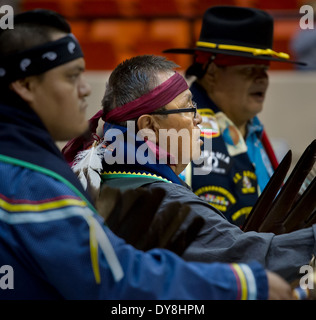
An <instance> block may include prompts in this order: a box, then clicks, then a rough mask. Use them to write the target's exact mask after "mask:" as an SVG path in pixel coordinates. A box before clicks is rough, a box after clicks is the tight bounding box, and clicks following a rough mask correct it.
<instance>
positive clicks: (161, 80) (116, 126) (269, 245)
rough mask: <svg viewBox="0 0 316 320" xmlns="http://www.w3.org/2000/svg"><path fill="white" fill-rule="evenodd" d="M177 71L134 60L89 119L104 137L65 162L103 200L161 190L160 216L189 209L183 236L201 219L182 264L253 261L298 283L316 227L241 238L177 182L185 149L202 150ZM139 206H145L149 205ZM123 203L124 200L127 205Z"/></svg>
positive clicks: (115, 75) (77, 142) (153, 59)
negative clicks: (173, 207) (115, 193)
mask: <svg viewBox="0 0 316 320" xmlns="http://www.w3.org/2000/svg"><path fill="white" fill-rule="evenodd" d="M175 67H176V65H175V64H174V63H172V62H171V61H168V60H166V59H165V58H164V57H160V56H150V55H145V56H137V57H133V58H131V59H128V60H126V61H124V62H122V63H121V64H119V65H118V66H117V67H116V68H115V69H114V70H113V72H112V73H111V75H110V77H109V80H108V83H107V85H106V90H105V93H104V97H103V99H102V106H103V110H101V111H100V112H98V113H97V114H96V116H94V117H93V118H92V119H91V127H92V128H94V129H96V128H97V123H95V122H98V119H100V118H101V117H102V118H103V120H105V124H104V125H103V132H101V133H99V136H100V138H98V137H97V136H96V135H92V137H93V138H94V139H96V140H97V141H96V142H93V139H92V140H91V141H90V145H91V144H92V143H93V144H92V148H90V149H89V148H87V147H86V148H87V149H86V150H83V151H82V152H79V153H78V151H80V150H81V149H82V147H84V146H85V145H86V146H87V144H89V143H87V144H86V142H84V141H82V140H81V137H80V138H77V139H74V140H72V141H70V142H69V143H68V144H67V145H66V147H65V148H64V155H65V156H66V158H67V159H68V161H69V162H73V160H74V157H75V161H74V163H73V169H74V171H75V172H77V173H79V177H81V181H83V184H84V185H86V186H88V185H89V184H87V181H88V180H89V177H91V178H92V177H95V178H93V179H92V180H93V181H94V185H95V186H96V187H97V188H99V189H100V188H101V194H103V190H106V187H109V186H110V187H112V188H119V189H120V190H121V191H122V192H124V191H125V190H134V191H137V190H139V189H141V188H143V189H146V190H149V191H155V190H157V189H163V190H164V191H165V194H166V196H165V197H164V199H163V201H162V203H161V206H160V207H159V209H158V214H160V213H162V212H163V210H164V208H166V207H167V206H168V205H170V204H171V203H173V202H174V201H177V202H179V203H182V204H186V205H189V206H190V214H189V215H188V216H187V218H186V219H185V221H184V223H183V224H182V225H181V226H180V228H179V231H181V230H187V229H188V226H189V225H190V223H191V222H192V221H193V220H194V219H195V218H196V217H203V219H204V220H205V224H204V225H203V227H202V228H201V229H200V230H199V232H198V234H197V236H196V237H194V239H193V241H192V242H191V243H190V244H189V245H188V246H187V248H186V249H185V251H184V252H182V253H181V256H182V257H183V258H184V259H185V260H188V261H203V262H211V261H218V260H220V261H222V262H229V261H235V260H238V261H251V260H253V259H254V260H259V261H260V262H261V263H262V264H264V265H265V266H266V267H267V268H268V269H270V270H272V271H275V272H277V273H278V274H280V275H281V276H283V277H284V278H285V279H286V280H288V281H291V280H294V279H295V278H297V277H298V272H299V269H300V267H301V266H302V265H304V264H308V263H309V261H310V259H311V258H312V255H313V254H314V253H315V232H316V229H315V227H316V226H315V225H313V226H311V227H309V228H304V229H302V230H298V231H296V232H290V233H287V234H282V235H275V234H273V233H259V232H243V231H242V230H241V229H240V228H239V227H238V226H236V225H234V224H232V223H230V222H229V221H227V219H226V218H225V217H224V216H223V214H222V213H221V212H220V211H218V210H217V209H215V208H214V207H212V206H211V205H210V204H208V203H207V202H206V201H204V200H203V199H201V198H199V197H198V196H197V195H195V194H194V193H193V192H192V190H191V189H190V188H189V187H188V186H187V185H186V184H185V183H184V182H183V181H182V180H181V179H180V178H179V176H178V175H179V173H181V172H182V171H183V169H184V168H185V166H186V165H187V163H188V162H185V161H183V158H181V157H178V159H177V154H178V155H180V151H181V149H182V150H189V151H190V152H189V155H190V157H191V160H194V159H196V157H199V154H198V153H195V152H192V151H193V150H194V148H193V147H194V146H199V150H200V145H201V142H200V141H199V138H200V132H199V129H197V127H198V125H199V124H200V123H201V117H200V116H199V115H198V114H195V107H194V105H193V103H192V96H191V92H190V90H188V86H187V84H186V81H185V80H184V78H183V77H182V76H180V75H179V74H178V73H175V71H174V68H175ZM195 130H196V131H197V133H198V135H197V136H195V135H194V132H195ZM167 131H170V132H173V133H172V137H173V138H175V141H176V142H177V143H178V145H177V147H176V148H172V139H169V140H168V139H167V143H166V144H165V145H164V143H163V141H164V138H165V137H166V132H167ZM181 132H187V136H188V137H189V140H187V141H188V142H186V143H184V144H183V146H180V145H179V143H180V142H181V140H183V138H185V136H184V135H182V136H181V135H180V133H181ZM178 138H179V139H178ZM177 143H176V144H177ZM89 150H90V151H89ZM87 152H88V153H87ZM89 152H90V155H89ZM77 153H78V154H77ZM76 154H77V155H76ZM93 154H96V155H97V156H99V155H100V160H99V162H100V165H95V166H94V165H90V166H89V167H90V169H92V170H90V171H91V175H90V174H85V173H84V170H83V168H84V167H85V166H86V164H87V163H89V161H86V160H87V159H91V158H94V159H98V157H94V156H92V155H93ZM174 160H177V161H174ZM95 162H96V163H97V161H95ZM92 163H94V161H92ZM96 173H97V174H96ZM85 176H86V177H87V178H88V179H85ZM199 177H200V178H201V177H203V176H202V175H199ZM102 201H105V205H104V207H106V204H107V203H108V202H107V200H106V199H105V200H104V199H103V197H100V198H99V201H98V202H102ZM126 201H128V199H127V200H126ZM140 201H146V198H145V197H144V198H143V199H142V200H140ZM124 202H125V201H124V198H123V199H122V206H124ZM148 210H150V206H148ZM135 220H136V221H137V223H138V224H141V223H142V221H141V215H138V214H137V213H136V214H135V216H134V219H133V222H135ZM125 229H126V230H128V231H129V232H133V228H132V227H131V225H130V224H126V225H125ZM161 234H163V235H167V234H168V231H167V230H166V229H161ZM135 236H136V237H137V231H135Z"/></svg>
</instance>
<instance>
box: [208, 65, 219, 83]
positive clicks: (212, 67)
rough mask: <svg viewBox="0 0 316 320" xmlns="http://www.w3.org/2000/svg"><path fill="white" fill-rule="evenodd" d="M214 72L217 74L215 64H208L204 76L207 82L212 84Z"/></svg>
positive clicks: (214, 77) (214, 76)
mask: <svg viewBox="0 0 316 320" xmlns="http://www.w3.org/2000/svg"><path fill="white" fill-rule="evenodd" d="M216 72H217V66H216V64H215V63H214V62H212V63H210V64H209V66H208V68H207V71H206V75H207V78H208V81H209V82H211V83H214V81H215V79H216Z"/></svg>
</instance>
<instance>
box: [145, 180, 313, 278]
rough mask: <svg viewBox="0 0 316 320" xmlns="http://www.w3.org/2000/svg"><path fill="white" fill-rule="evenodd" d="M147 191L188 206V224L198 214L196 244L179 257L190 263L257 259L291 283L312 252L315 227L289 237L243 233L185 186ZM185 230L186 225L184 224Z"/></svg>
mask: <svg viewBox="0 0 316 320" xmlns="http://www.w3.org/2000/svg"><path fill="white" fill-rule="evenodd" d="M148 187H149V188H156V187H160V188H164V189H165V190H166V193H167V194H168V196H167V197H166V199H165V200H164V202H163V204H162V208H161V210H163V208H164V206H165V205H166V204H167V203H168V201H179V202H181V203H183V204H188V205H189V206H190V207H191V217H190V216H189V218H188V219H187V223H189V222H190V219H192V218H193V217H194V216H196V215H201V216H202V217H203V218H204V220H205V224H204V227H203V228H202V230H201V231H200V233H199V235H198V238H197V239H196V241H194V242H192V243H191V245H190V246H189V247H188V249H187V250H186V251H185V252H184V255H183V256H182V257H183V258H184V259H185V260H189V261H204V262H214V261H221V262H232V261H234V262H247V261H251V260H257V261H258V262H260V263H261V264H262V265H263V266H265V268H267V269H269V270H272V271H274V272H276V273H278V274H280V275H281V276H282V277H284V278H285V279H287V280H288V281H293V280H294V279H295V278H296V277H297V274H298V270H299V268H300V267H301V266H302V265H305V264H308V263H309V261H310V259H311V258H312V254H313V253H315V248H314V246H315V231H316V230H315V226H313V227H311V228H306V229H302V230H298V231H295V232H292V233H289V234H284V235H278V236H276V235H274V234H273V233H258V232H243V231H241V230H240V228H239V227H237V226H235V225H233V224H231V223H229V222H228V221H227V220H226V219H225V217H224V216H223V215H222V214H221V213H220V212H218V211H217V210H216V209H214V208H213V207H211V206H210V205H209V204H208V203H207V202H205V201H203V200H202V199H200V198H199V197H197V196H195V195H194V194H193V193H192V192H191V191H190V190H188V189H186V188H185V187H182V186H179V185H174V184H167V183H154V184H151V185H150V186H148ZM168 199H169V200H168ZM183 228H186V225H185V224H184V225H183Z"/></svg>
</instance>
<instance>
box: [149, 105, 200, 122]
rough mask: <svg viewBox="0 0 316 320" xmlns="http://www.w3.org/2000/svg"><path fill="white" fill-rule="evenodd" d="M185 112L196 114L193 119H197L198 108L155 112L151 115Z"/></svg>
mask: <svg viewBox="0 0 316 320" xmlns="http://www.w3.org/2000/svg"><path fill="white" fill-rule="evenodd" d="M183 112H193V113H194V114H193V118H194V119H196V113H197V108H196V107H192V108H182V109H168V110H161V111H154V112H151V113H150V114H158V115H164V114H172V113H183Z"/></svg>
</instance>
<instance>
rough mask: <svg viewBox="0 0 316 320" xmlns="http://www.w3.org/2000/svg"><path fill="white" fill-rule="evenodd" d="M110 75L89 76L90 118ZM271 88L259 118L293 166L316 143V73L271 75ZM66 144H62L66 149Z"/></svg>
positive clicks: (280, 73) (87, 74)
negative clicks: (291, 156) (288, 153)
mask: <svg viewBox="0 0 316 320" xmlns="http://www.w3.org/2000/svg"><path fill="white" fill-rule="evenodd" d="M109 75H110V72H106V71H100V72H91V71H87V72H86V77H87V80H88V82H89V83H90V85H91V87H92V94H91V96H90V97H88V98H87V100H88V102H89V109H88V111H87V117H91V116H92V115H93V114H94V113H96V112H97V111H98V110H99V109H100V108H101V99H102V96H103V92H104V89H105V83H106V81H107V79H108V77H109ZM269 76H270V86H269V89H268V92H267V97H266V101H265V104H264V109H263V111H262V112H261V113H260V114H259V118H260V119H261V121H262V122H263V123H264V125H265V128H266V131H267V133H268V136H269V137H270V139H271V141H272V144H273V146H274V148H275V150H276V152H277V155H278V157H279V158H282V156H283V155H284V154H285V152H286V151H287V150H288V149H291V150H292V152H293V164H294V163H295V162H296V161H297V159H298V158H299V156H300V155H301V154H302V153H303V151H304V149H305V148H306V147H307V146H308V145H309V144H310V143H311V142H312V141H313V140H314V139H316V72H298V71H270V72H269ZM63 145H64V143H59V146H63Z"/></svg>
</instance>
